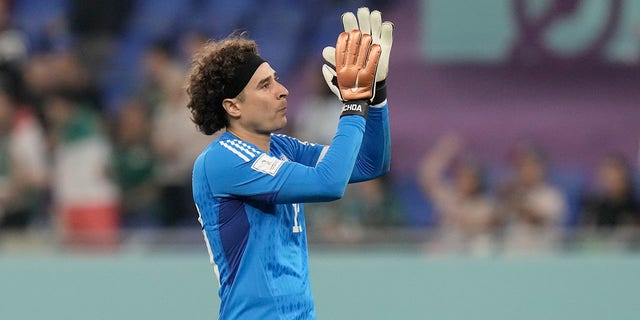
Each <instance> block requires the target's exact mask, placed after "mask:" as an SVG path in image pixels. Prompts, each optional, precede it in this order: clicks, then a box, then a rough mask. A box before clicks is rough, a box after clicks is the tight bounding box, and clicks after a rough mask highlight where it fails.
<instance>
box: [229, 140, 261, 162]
mask: <svg viewBox="0 0 640 320" xmlns="http://www.w3.org/2000/svg"><path fill="white" fill-rule="evenodd" d="M227 142H228V143H230V144H231V145H232V146H234V147H236V148H238V149H240V150H242V151H244V153H246V154H248V155H249V156H250V157H251V158H253V157H255V156H256V155H255V154H254V153H253V152H251V150H249V149H247V147H246V145H245V144H244V143H240V141H238V140H227Z"/></svg>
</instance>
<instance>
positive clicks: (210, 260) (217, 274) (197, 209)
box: [196, 204, 221, 286]
mask: <svg viewBox="0 0 640 320" xmlns="http://www.w3.org/2000/svg"><path fill="white" fill-rule="evenodd" d="M196 211H198V222H200V225H201V226H204V223H203V221H202V214H201V213H200V207H198V205H197V204H196ZM202 236H203V237H204V244H206V245H207V253H209V263H211V265H212V266H213V272H214V273H215V275H216V279H218V286H220V285H221V284H220V270H219V269H218V265H217V264H216V262H215V260H214V259H213V251H211V245H210V244H209V237H207V232H206V231H205V230H204V228H202Z"/></svg>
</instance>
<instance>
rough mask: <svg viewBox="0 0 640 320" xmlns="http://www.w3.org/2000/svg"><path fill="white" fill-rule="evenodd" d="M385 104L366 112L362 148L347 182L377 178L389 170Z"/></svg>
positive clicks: (387, 115)
mask: <svg viewBox="0 0 640 320" xmlns="http://www.w3.org/2000/svg"><path fill="white" fill-rule="evenodd" d="M390 131H391V130H390V128H389V107H388V105H387V102H386V100H385V102H383V103H382V104H381V105H379V106H371V107H369V111H368V118H367V124H366V128H365V133H364V138H363V140H362V146H361V148H360V152H359V153H358V158H357V160H356V163H355V167H354V168H353V172H352V174H351V177H350V179H349V182H360V181H366V180H371V179H374V178H376V177H379V176H381V175H383V174H385V173H387V172H389V170H390V169H391V133H390Z"/></svg>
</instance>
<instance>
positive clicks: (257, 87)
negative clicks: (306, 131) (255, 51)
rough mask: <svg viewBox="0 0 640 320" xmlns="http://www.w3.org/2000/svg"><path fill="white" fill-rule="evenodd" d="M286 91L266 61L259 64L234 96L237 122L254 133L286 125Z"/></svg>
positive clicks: (267, 132)
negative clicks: (244, 85)
mask: <svg viewBox="0 0 640 320" xmlns="http://www.w3.org/2000/svg"><path fill="white" fill-rule="evenodd" d="M287 95H289V91H288V90H287V88H285V87H284V86H283V85H282V84H281V83H280V82H278V80H277V76H276V72H275V71H274V70H273V69H272V68H271V66H269V64H268V63H266V62H265V63H263V64H261V65H260V66H259V67H258V69H257V70H256V72H255V73H254V74H253V76H252V77H251V80H249V83H247V86H246V87H245V88H244V89H243V91H242V93H241V94H240V95H239V97H238V99H237V106H238V108H239V110H240V112H241V115H240V117H239V118H238V124H239V125H240V126H242V127H244V128H245V129H247V130H249V131H253V132H257V133H263V134H270V133H272V132H274V131H276V130H278V129H281V128H283V127H284V126H285V125H286V124H287V115H286V112H287Z"/></svg>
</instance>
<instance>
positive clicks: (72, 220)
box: [44, 89, 120, 249]
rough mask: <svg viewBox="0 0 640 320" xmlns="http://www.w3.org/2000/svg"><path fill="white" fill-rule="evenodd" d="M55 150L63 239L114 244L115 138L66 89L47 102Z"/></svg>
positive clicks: (56, 206) (116, 208)
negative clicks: (112, 167)
mask: <svg viewBox="0 0 640 320" xmlns="http://www.w3.org/2000/svg"><path fill="white" fill-rule="evenodd" d="M44 110H45V112H46V118H47V121H48V122H49V137H50V139H51V141H50V142H51V144H52V150H53V171H52V181H51V188H52V194H53V199H52V200H53V206H54V208H53V209H54V215H55V219H56V225H57V227H58V231H59V232H60V235H61V236H62V240H63V241H65V242H67V243H68V244H70V245H79V246H84V245H88V246H96V247H103V248H107V249H111V248H113V247H114V245H116V244H117V241H118V232H119V230H118V229H119V226H120V219H119V218H120V217H119V198H118V197H119V194H118V190H117V186H116V185H115V183H114V182H113V179H112V176H111V173H110V171H111V165H112V163H111V159H112V155H111V152H112V149H111V141H110V140H108V137H107V135H105V133H104V132H103V127H102V123H101V119H100V118H99V116H98V115H97V114H96V113H95V111H94V110H93V109H92V108H91V107H88V106H85V105H82V104H80V103H79V102H78V100H77V99H76V98H75V96H74V95H73V94H72V93H69V92H68V91H65V90H64V89H61V90H57V91H55V92H52V93H50V94H49V95H48V96H47V97H46V99H45V103H44Z"/></svg>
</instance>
